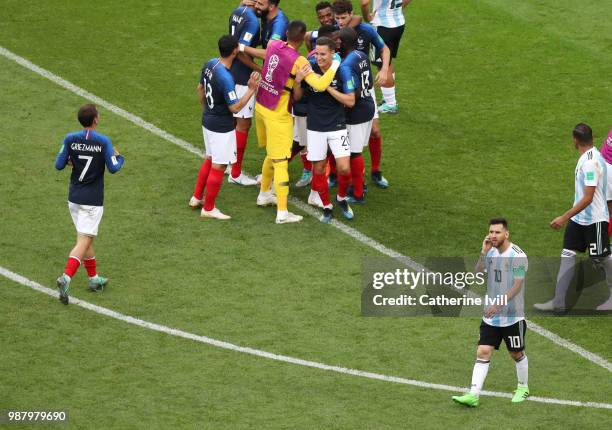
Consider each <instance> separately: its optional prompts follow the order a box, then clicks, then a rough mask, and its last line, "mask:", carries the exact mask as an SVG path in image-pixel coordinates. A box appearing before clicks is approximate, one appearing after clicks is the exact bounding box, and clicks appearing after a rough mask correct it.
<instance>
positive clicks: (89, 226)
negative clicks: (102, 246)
mask: <svg viewBox="0 0 612 430" xmlns="http://www.w3.org/2000/svg"><path fill="white" fill-rule="evenodd" d="M68 210H70V215H71V216H72V222H73V223H74V226H75V227H76V231H77V233H79V234H83V235H85V236H97V235H98V226H99V225H100V220H101V219H102V213H103V212H104V206H89V205H79V204H77V203H72V202H68Z"/></svg>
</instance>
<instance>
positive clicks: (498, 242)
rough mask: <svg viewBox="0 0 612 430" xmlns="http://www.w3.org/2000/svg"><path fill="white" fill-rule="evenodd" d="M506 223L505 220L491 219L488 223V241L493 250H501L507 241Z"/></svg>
mask: <svg viewBox="0 0 612 430" xmlns="http://www.w3.org/2000/svg"><path fill="white" fill-rule="evenodd" d="M509 236H510V232H509V231H508V221H506V219H505V218H493V219H492V220H491V221H489V240H490V241H491V244H492V245H493V246H494V247H495V248H501V247H503V246H504V244H505V243H506V240H508V237H509Z"/></svg>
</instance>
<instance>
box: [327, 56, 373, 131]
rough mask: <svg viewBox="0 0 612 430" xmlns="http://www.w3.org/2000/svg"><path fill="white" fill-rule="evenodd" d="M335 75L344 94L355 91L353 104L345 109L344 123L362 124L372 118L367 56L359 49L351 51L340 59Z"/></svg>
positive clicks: (370, 79)
mask: <svg viewBox="0 0 612 430" xmlns="http://www.w3.org/2000/svg"><path fill="white" fill-rule="evenodd" d="M336 75H338V76H339V77H340V80H341V81H342V85H343V88H342V91H343V92H344V93H345V94H350V93H355V106H353V107H352V108H351V109H347V110H346V123H347V124H362V123H364V122H368V121H370V120H371V119H373V118H374V99H373V98H372V80H373V79H372V69H371V66H370V60H369V59H368V56H367V55H366V54H364V53H363V52H361V51H356V50H355V51H351V52H350V53H349V54H348V55H347V56H346V57H345V58H344V60H342V63H341V64H340V68H339V69H338V73H337V74H336Z"/></svg>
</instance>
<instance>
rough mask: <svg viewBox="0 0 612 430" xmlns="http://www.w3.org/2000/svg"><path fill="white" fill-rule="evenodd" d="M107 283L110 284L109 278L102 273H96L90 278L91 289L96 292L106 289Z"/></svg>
mask: <svg viewBox="0 0 612 430" xmlns="http://www.w3.org/2000/svg"><path fill="white" fill-rule="evenodd" d="M106 284H108V279H106V278H104V277H102V276H100V275H96V276H94V277H93V278H89V285H88V286H89V289H90V290H91V291H93V292H94V293H96V292H102V291H104V287H106Z"/></svg>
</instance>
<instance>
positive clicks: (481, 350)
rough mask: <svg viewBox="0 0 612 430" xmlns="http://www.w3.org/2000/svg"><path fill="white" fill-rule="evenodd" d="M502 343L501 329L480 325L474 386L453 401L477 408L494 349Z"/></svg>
mask: <svg viewBox="0 0 612 430" xmlns="http://www.w3.org/2000/svg"><path fill="white" fill-rule="evenodd" d="M501 341H502V332H501V329H500V327H495V326H491V325H489V324H487V323H485V322H484V321H482V322H481V323H480V339H479V340H478V349H477V350H476V362H475V363H474V368H473V370H472V385H471V386H470V391H469V392H468V393H466V394H464V395H462V396H453V397H452V399H453V400H454V401H455V402H457V403H460V404H462V405H465V406H470V407H476V406H478V403H479V396H480V392H481V390H482V386H483V385H484V381H485V379H486V378H487V373H488V372H489V364H490V362H491V356H492V355H493V349H499V345H500V344H501Z"/></svg>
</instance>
